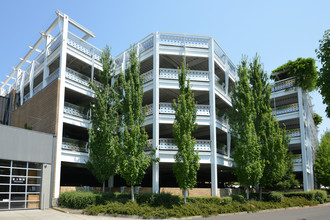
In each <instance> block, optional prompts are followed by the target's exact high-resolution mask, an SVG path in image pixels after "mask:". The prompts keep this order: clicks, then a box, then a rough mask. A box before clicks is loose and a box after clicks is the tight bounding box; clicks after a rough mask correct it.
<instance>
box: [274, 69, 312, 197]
mask: <svg viewBox="0 0 330 220" xmlns="http://www.w3.org/2000/svg"><path fill="white" fill-rule="evenodd" d="M283 75H285V74H283V73H274V74H273V76H274V77H275V78H276V82H275V84H274V86H273V88H272V94H271V107H272V109H273V115H275V116H276V118H277V119H278V121H279V123H280V126H281V127H282V128H283V127H285V129H286V130H287V135H288V136H289V137H290V145H289V150H290V151H291V152H292V153H293V155H294V172H295V174H296V176H297V177H298V179H300V180H301V181H303V185H304V191H308V190H312V189H314V173H313V164H314V155H315V152H316V147H317V146H318V139H317V138H318V130H317V128H316V126H315V124H314V112H313V106H312V103H311V97H310V95H309V92H308V91H306V90H303V89H302V88H301V87H297V86H296V85H295V78H294V77H290V78H287V76H283Z"/></svg>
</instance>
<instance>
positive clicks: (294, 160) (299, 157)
mask: <svg viewBox="0 0 330 220" xmlns="http://www.w3.org/2000/svg"><path fill="white" fill-rule="evenodd" d="M293 162H294V163H302V158H301V155H300V154H297V155H294V158H293Z"/></svg>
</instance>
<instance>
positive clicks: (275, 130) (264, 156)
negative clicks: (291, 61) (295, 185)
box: [248, 55, 290, 189]
mask: <svg viewBox="0 0 330 220" xmlns="http://www.w3.org/2000/svg"><path fill="white" fill-rule="evenodd" d="M248 78H249V82H250V85H251V90H252V97H253V108H254V112H255V115H253V116H254V118H253V121H254V127H255V130H256V134H257V137H258V143H259V145H260V147H261V160H262V163H263V165H264V169H263V173H262V177H261V179H260V189H262V188H261V187H269V186H271V185H273V184H274V183H277V182H278V181H280V180H281V178H282V177H283V176H284V174H285V169H286V166H285V163H284V161H285V157H286V154H287V149H288V145H289V142H290V141H289V139H288V138H287V137H286V135H285V130H284V129H281V128H280V127H279V123H278V121H277V120H276V118H275V117H274V116H273V115H272V109H271V107H270V94H271V87H270V85H269V83H268V76H267V74H266V72H265V71H264V70H263V67H262V64H261V63H260V58H259V57H258V56H257V55H256V56H255V57H254V58H253V59H252V62H250V64H249V69H248Z"/></svg>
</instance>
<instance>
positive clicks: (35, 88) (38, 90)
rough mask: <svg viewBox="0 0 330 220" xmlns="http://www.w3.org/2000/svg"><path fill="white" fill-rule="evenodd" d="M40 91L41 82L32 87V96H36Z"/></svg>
mask: <svg viewBox="0 0 330 220" xmlns="http://www.w3.org/2000/svg"><path fill="white" fill-rule="evenodd" d="M41 90H42V82H41V83H39V84H38V85H37V86H36V87H34V89H33V95H35V94H37V93H38V92H40V91H41Z"/></svg>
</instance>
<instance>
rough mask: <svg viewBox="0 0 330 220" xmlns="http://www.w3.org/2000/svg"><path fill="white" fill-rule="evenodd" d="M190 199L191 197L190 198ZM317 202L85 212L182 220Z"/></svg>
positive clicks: (118, 206) (112, 206) (134, 206)
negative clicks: (191, 217)
mask: <svg viewBox="0 0 330 220" xmlns="http://www.w3.org/2000/svg"><path fill="white" fill-rule="evenodd" d="M188 198H190V197H188ZM316 204H317V202H315V201H308V200H306V199H305V198H301V197H293V198H284V199H283V202H281V203H279V202H261V201H250V202H245V203H240V202H236V201H234V202H230V203H227V204H222V205H219V204H218V203H204V201H203V200H201V201H196V200H195V201H194V202H187V203H186V204H180V205H174V206H173V207H171V208H166V207H163V206H159V207H153V206H149V205H148V204H138V203H135V202H128V203H126V204H122V203H119V202H111V203H107V204H106V205H98V206H95V205H92V206H89V207H87V208H86V209H85V210H84V212H85V213H87V214H90V215H96V214H99V213H107V214H112V215H114V216H117V215H120V214H121V215H137V216H142V217H143V218H163V219H165V218H182V217H190V216H210V215H218V214H224V213H234V212H256V211H259V210H264V209H278V208H288V207H296V206H311V205H316Z"/></svg>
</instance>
